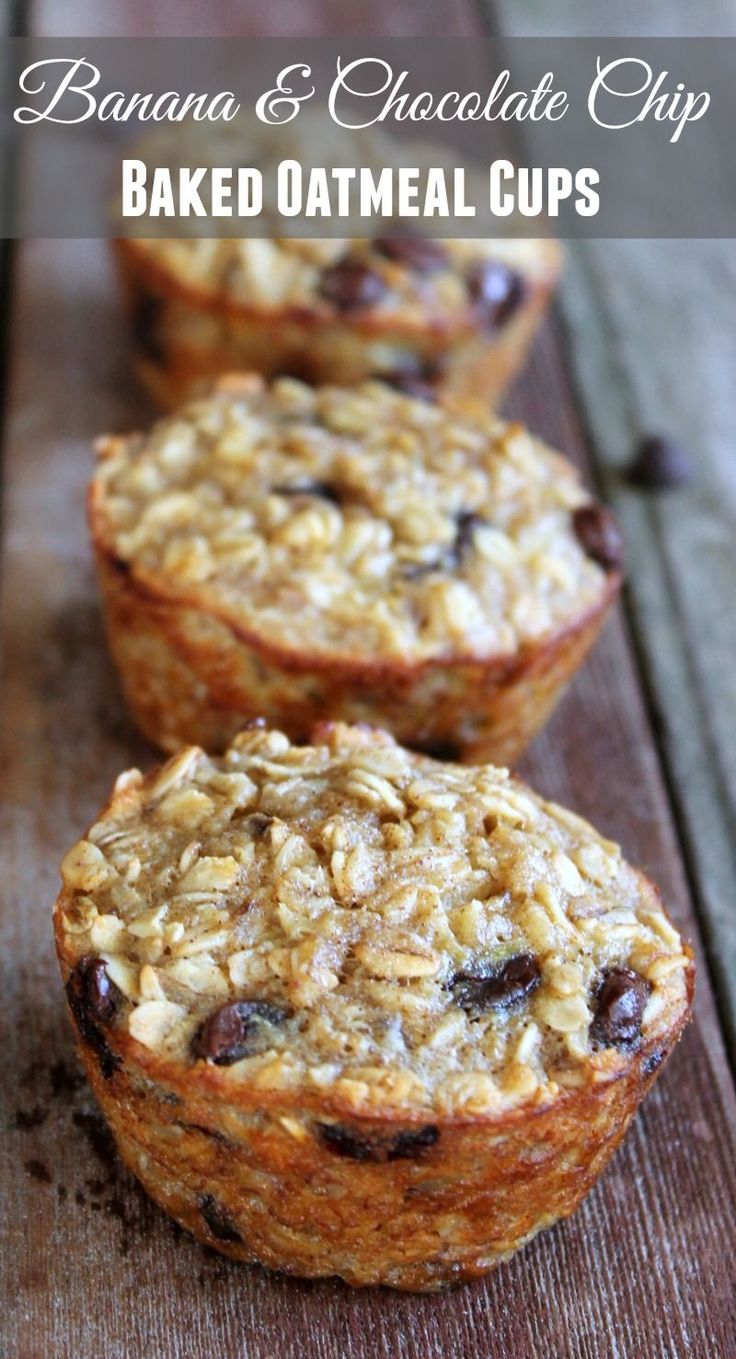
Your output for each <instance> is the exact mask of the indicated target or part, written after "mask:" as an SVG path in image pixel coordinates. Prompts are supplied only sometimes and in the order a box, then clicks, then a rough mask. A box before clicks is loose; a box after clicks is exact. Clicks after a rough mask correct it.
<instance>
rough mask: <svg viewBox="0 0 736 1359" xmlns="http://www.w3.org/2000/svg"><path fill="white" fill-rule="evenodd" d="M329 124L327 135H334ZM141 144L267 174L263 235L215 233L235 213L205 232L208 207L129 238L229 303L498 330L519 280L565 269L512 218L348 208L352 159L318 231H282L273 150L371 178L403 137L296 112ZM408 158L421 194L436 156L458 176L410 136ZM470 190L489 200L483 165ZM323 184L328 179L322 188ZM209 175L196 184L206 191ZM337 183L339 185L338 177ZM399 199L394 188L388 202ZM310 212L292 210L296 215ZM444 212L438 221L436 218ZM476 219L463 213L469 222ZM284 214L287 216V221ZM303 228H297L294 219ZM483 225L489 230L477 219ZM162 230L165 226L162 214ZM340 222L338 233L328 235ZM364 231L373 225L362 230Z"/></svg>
mask: <svg viewBox="0 0 736 1359" xmlns="http://www.w3.org/2000/svg"><path fill="white" fill-rule="evenodd" d="M330 133H331V134H332V135H330ZM138 154H139V155H140V156H141V158H142V159H143V160H144V161H147V162H148V163H149V164H150V165H156V166H167V167H168V168H169V169H170V170H171V171H172V172H173V173H174V174H176V173H177V172H178V170H179V168H180V167H182V166H184V167H191V166H194V165H196V166H205V167H210V166H223V165H226V166H232V167H234V168H237V167H239V166H255V167H257V168H258V169H260V170H261V171H262V173H263V192H264V201H263V209H262V212H261V215H260V217H259V218H258V224H259V232H260V233H261V234H260V235H259V236H257V237H243V238H241V237H237V236H233V237H229V236H227V234H224V235H223V234H222V229H223V228H224V230H225V232H226V231H227V228H228V226H229V225H231V223H230V222H229V221H228V219H222V218H220V219H218V228H219V230H220V235H219V237H217V238H210V239H208V238H205V237H202V235H201V231H202V219H201V218H200V217H197V216H194V215H192V216H191V217H187V218H182V219H181V220H179V221H177V224H176V232H175V235H169V236H167V237H166V238H163V239H155V238H148V237H146V238H141V239H133V240H131V248H133V249H135V250H136V251H138V252H139V253H140V254H141V255H142V256H143V257H144V258H145V259H146V260H147V261H148V262H149V263H150V264H151V265H153V266H154V267H155V268H156V269H157V270H158V271H160V272H162V273H164V274H165V275H167V276H168V277H169V278H171V279H173V280H174V281H175V282H176V284H178V285H179V286H181V287H182V288H183V289H185V290H187V291H192V290H196V292H197V293H198V294H199V297H200V299H201V300H202V301H204V300H207V301H209V302H211V303H213V304H215V305H216V304H217V302H218V301H222V302H225V303H226V304H227V306H228V308H232V307H236V308H238V309H242V310H243V311H248V310H249V309H250V308H256V309H257V310H259V311H261V310H265V311H269V310H274V311H280V310H281V309H282V308H284V307H294V308H298V309H299V311H300V312H303V311H304V310H305V309H306V310H307V311H309V312H315V313H316V314H317V315H318V316H320V317H322V318H326V317H334V316H336V315H337V316H341V317H345V318H346V319H348V320H349V321H350V322H351V324H352V323H355V324H358V325H360V324H361V323H362V321H363V320H365V319H367V318H369V317H370V318H382V317H383V318H385V319H388V320H390V321H391V322H392V323H393V322H394V321H396V320H398V319H400V320H401V323H402V324H405V325H407V326H409V327H411V326H414V325H416V324H425V323H426V322H427V321H428V320H436V321H437V322H438V323H441V324H442V325H443V326H447V327H450V328H452V327H453V326H456V325H457V326H460V327H462V328H466V327H472V328H476V327H479V328H485V327H488V328H490V329H493V330H495V329H498V328H500V327H502V326H503V325H505V324H506V322H507V321H509V320H510V319H511V317H512V316H513V315H515V313H516V311H517V310H518V308H519V306H520V305H521V303H522V301H523V300H524V298H525V295H526V290H527V288H528V287H529V286H531V285H534V284H535V283H540V284H542V285H543V286H549V285H550V284H551V283H552V282H554V279H555V277H556V275H557V273H558V271H559V264H560V251H559V247H558V246H557V244H556V243H555V242H554V241H551V240H541V239H522V238H520V237H519V236H518V235H515V234H514V229H515V227H518V222H515V221H514V220H512V221H511V223H510V224H509V221H508V219H503V220H502V221H501V222H499V221H498V220H496V221H495V222H494V221H493V219H492V218H490V216H489V226H490V228H491V230H493V229H499V227H500V229H501V230H503V231H504V232H507V233H510V234H506V235H504V236H503V237H501V238H500V239H489V238H486V237H480V238H478V239H472V238H467V237H466V238H463V239H458V240H455V239H451V238H443V239H435V238H434V237H433V236H432V234H431V233H432V231H433V219H432V218H429V219H428V220H427V221H426V222H423V221H422V220H419V221H415V220H414V219H413V218H408V217H407V218H399V217H398V216H397V217H395V218H391V217H389V218H388V219H386V220H385V221H384V222H383V223H378V224H375V223H374V222H372V221H371V220H370V218H366V217H361V216H360V215H359V213H356V211H355V207H356V204H357V203H358V201H359V198H358V194H357V193H356V192H355V189H356V187H358V186H359V175H360V171H359V170H358V171H357V172H356V177H355V180H354V181H353V184H352V185H351V193H350V195H349V202H348V203H347V206H346V210H345V211H344V212H343V211H341V212H340V213H339V215H338V213H337V212H336V211H335V209H334V207H333V215H332V216H331V217H322V216H319V215H318V216H315V217H314V218H313V220H314V222H315V226H316V227H317V229H318V231H319V236H318V237H315V238H313V239H308V238H304V237H302V236H293V237H292V236H291V235H284V230H285V226H284V219H282V218H279V217H278V215H277V211H276V183H277V180H276V172H275V166H276V164H277V163H278V162H279V161H285V160H295V161H298V162H299V164H300V165H301V167H302V181H303V184H304V185H306V184H307V182H308V179H309V172H310V168H311V167H312V166H313V165H315V164H316V165H319V166H325V165H336V166H340V165H345V164H348V165H350V166H352V167H364V168H365V170H366V171H368V172H370V174H371V175H372V176H373V178H375V179H377V178H378V176H379V175H380V173H381V171H383V170H384V169H386V170H388V171H389V172H391V171H392V170H395V169H396V168H397V167H399V166H400V165H401V164H402V163H404V162H405V161H406V152H405V148H402V146H401V144H400V143H397V142H396V141H395V140H394V139H392V138H390V137H388V136H386V135H385V134H382V133H381V132H380V131H379V130H377V129H375V128H370V129H363V130H362V131H360V130H356V131H354V132H352V133H350V134H348V133H347V132H346V131H345V129H342V130H340V131H338V130H337V129H336V128H332V129H331V130H330V129H328V128H326V127H325V126H324V125H322V124H319V125H315V123H314V121H313V120H311V119H310V118H309V117H301V118H300V119H299V120H298V121H295V122H293V123H291V124H280V125H279V126H278V128H272V127H266V126H264V125H263V124H260V123H256V122H253V123H251V124H249V126H248V127H247V129H244V128H243V126H242V124H241V123H234V124H231V125H229V126H228V125H226V124H221V125H218V127H217V128H216V129H213V128H212V127H211V126H204V125H200V126H199V127H197V126H189V127H187V128H186V129H181V130H179V129H171V128H165V129H160V130H158V131H156V132H154V133H152V134H150V135H149V136H148V137H146V138H145V140H144V141H143V143H142V144H141V146H140V147H139V148H138ZM411 164H412V166H414V167H416V169H417V171H418V177H417V186H418V192H417V196H416V204H417V206H419V207H421V205H422V204H423V202H424V190H425V187H426V184H427V177H428V173H429V172H430V171H432V172H433V173H434V172H436V169H437V168H443V169H444V170H445V172H446V174H447V176H448V182H449V183H450V184H452V182H453V181H452V167H453V165H454V157H453V158H448V153H447V151H446V150H445V149H444V148H443V147H441V146H439V147H438V146H437V145H429V144H422V143H417V142H414V141H412V143H411ZM467 182H468V189H467V196H468V198H469V200H470V201H472V202H475V203H476V204H477V205H479V211H482V210H483V205H484V204H485V202H486V199H487V186H486V176H485V174H483V175H474V174H473V172H472V171H469V173H468V180H467ZM328 187H329V186H328ZM208 192H209V182H208V181H207V180H205V181H203V183H202V184H201V186H200V194H201V197H202V199H203V201H204V202H205V203H206V202H207V201H208ZM331 192H332V193H333V196H334V195H335V192H336V191H335V189H334V186H333V188H332V191H331ZM398 208H399V201H398V193H394V197H393V209H392V210H393V211H394V212H397V211H398ZM304 220H305V219H304V215H303V214H300V215H299V217H296V218H293V219H291V222H293V223H294V224H296V223H297V222H299V221H302V222H303V221H304ZM436 220H437V221H441V220H442V219H441V218H439V219H436ZM475 220H476V219H467V218H466V219H464V222H465V225H466V227H467V225H468V224H469V223H470V224H471V225H472V226H475ZM289 224H290V223H289ZM122 227H124V228H125V230H126V231H127V232H131V231H132V233H133V235H134V236H135V234H136V232H137V231H138V230H139V228H140V223H139V221H138V220H137V219H134V220H133V221H132V222H130V221H128V222H125V223H122V221H121V228H122ZM302 229H303V228H302ZM480 229H481V230H483V229H484V228H483V227H482V225H481V228H480ZM167 230H169V231H171V227H170V226H168V227H167ZM334 232H339V233H340V234H339V235H335V234H332V233H334ZM366 232H368V235H367V236H366Z"/></svg>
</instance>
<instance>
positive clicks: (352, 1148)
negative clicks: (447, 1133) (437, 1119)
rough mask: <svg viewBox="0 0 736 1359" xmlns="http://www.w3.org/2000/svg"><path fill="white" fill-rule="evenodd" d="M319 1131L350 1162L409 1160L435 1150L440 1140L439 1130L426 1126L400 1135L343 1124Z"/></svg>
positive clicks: (325, 1125)
mask: <svg viewBox="0 0 736 1359" xmlns="http://www.w3.org/2000/svg"><path fill="white" fill-rule="evenodd" d="M317 1132H318V1134H319V1136H320V1138H321V1139H322V1141H323V1142H324V1143H325V1146H327V1147H329V1149H330V1151H334V1152H335V1153H336V1155H338V1156H347V1157H348V1158H349V1159H350V1160H351V1161H375V1162H382V1161H406V1160H410V1159H412V1158H414V1157H415V1156H419V1155H421V1153H422V1152H423V1151H426V1150H427V1149H428V1148H429V1147H433V1146H434V1145H435V1142H437V1141H438V1139H439V1135H440V1133H439V1128H437V1127H436V1126H435V1125H434V1123H426V1124H425V1125H424V1126H423V1127H421V1128H410V1129H408V1130H407V1131H406V1132H400V1133H391V1134H384V1133H374V1132H370V1133H362V1132H357V1131H356V1129H355V1128H349V1127H347V1126H346V1125H345V1124H344V1123H318V1124H317Z"/></svg>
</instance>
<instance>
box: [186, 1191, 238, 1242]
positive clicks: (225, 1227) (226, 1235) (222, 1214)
mask: <svg viewBox="0 0 736 1359" xmlns="http://www.w3.org/2000/svg"><path fill="white" fill-rule="evenodd" d="M197 1207H198V1208H199V1211H200V1213H201V1214H202V1217H203V1218H204V1221H205V1223H206V1224H207V1227H208V1228H209V1230H210V1231H211V1233H212V1235H213V1236H215V1237H217V1240H218V1241H242V1240H243V1238H242V1236H241V1235H240V1232H239V1231H238V1230H237V1228H236V1226H235V1223H234V1222H233V1220H232V1218H231V1216H230V1214H229V1213H228V1211H227V1209H226V1208H223V1206H222V1204H221V1203H218V1201H217V1199H216V1198H214V1197H213V1195H212V1194H200V1196H199V1198H198V1199H197Z"/></svg>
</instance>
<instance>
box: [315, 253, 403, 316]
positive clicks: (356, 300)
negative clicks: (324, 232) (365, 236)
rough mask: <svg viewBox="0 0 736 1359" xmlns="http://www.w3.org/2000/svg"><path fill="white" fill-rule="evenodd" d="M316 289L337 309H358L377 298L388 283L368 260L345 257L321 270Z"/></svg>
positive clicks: (383, 293) (379, 298)
mask: <svg viewBox="0 0 736 1359" xmlns="http://www.w3.org/2000/svg"><path fill="white" fill-rule="evenodd" d="M319 291H320V293H321V295H322V297H324V298H325V300H326V301H327V302H331V303H332V305H333V307H337V310H338V311H358V310H359V309H360V308H361V307H372V306H373V305H374V304H375V303H376V302H380V301H381V298H382V297H383V296H384V295H385V293H386V292H387V287H386V284H385V283H384V281H383V279H382V278H381V275H380V274H377V273H375V272H374V270H373V269H369V268H368V265H367V264H361V262H360V260H351V259H344V260H338V262H337V264H331V265H330V267H329V268H328V269H325V270H324V272H323V274H322V278H321V280H320V285H319Z"/></svg>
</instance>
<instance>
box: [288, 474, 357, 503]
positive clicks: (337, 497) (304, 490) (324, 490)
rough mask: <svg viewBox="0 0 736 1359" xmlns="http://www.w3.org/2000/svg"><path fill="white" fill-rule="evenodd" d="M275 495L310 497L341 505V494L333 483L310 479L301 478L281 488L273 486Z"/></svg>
mask: <svg viewBox="0 0 736 1359" xmlns="http://www.w3.org/2000/svg"><path fill="white" fill-rule="evenodd" d="M273 490H274V494H275V495H311V496H316V497H317V498H318V499H319V500H329V501H330V503H331V504H332V505H341V504H342V499H343V497H342V492H341V490H340V487H339V486H337V485H336V484H335V483H334V482H333V481H316V480H313V478H312V477H302V478H301V480H299V481H292V482H289V483H288V484H284V485H282V486H274V488H273Z"/></svg>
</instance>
